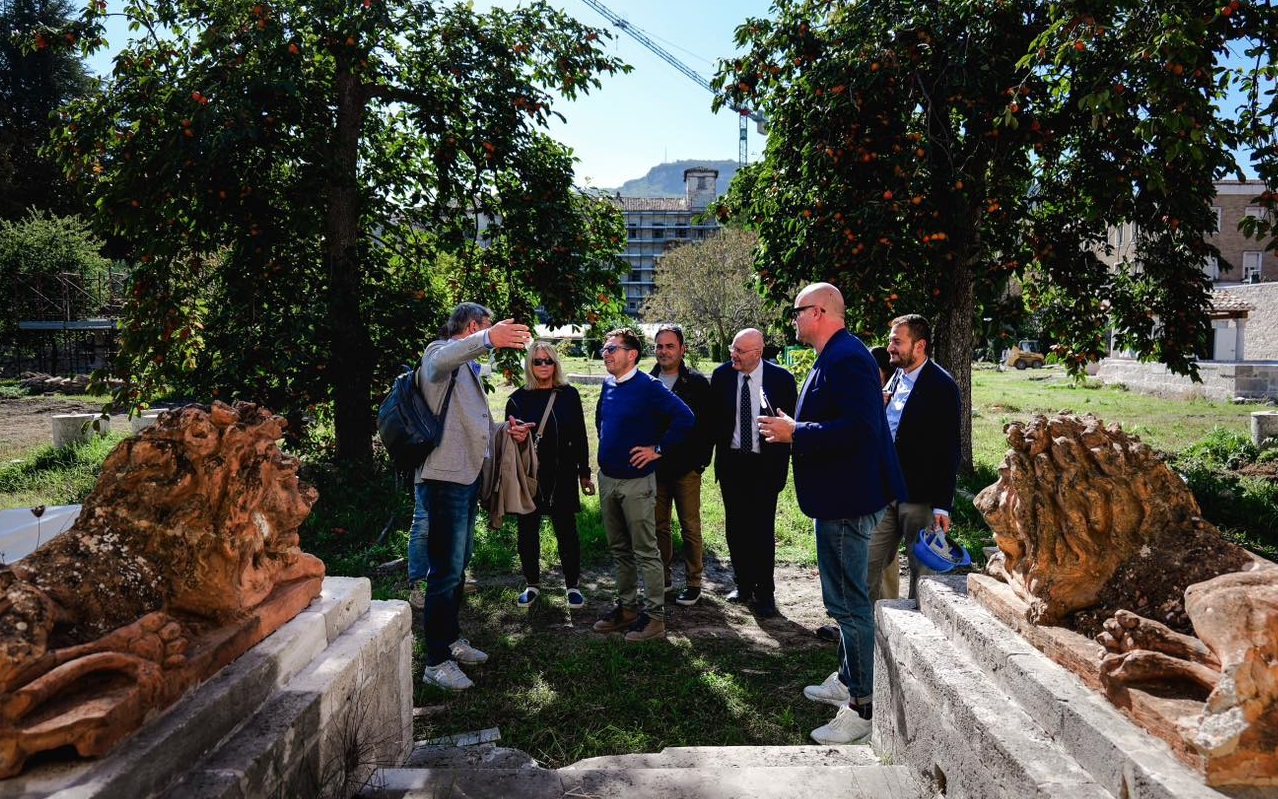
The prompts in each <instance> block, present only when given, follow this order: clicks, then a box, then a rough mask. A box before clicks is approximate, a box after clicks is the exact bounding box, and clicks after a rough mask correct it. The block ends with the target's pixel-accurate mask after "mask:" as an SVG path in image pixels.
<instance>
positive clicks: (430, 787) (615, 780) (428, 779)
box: [359, 747, 921, 799]
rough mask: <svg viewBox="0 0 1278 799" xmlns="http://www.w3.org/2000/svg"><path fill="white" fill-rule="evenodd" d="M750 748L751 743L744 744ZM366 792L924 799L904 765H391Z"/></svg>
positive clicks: (559, 798)
mask: <svg viewBox="0 0 1278 799" xmlns="http://www.w3.org/2000/svg"><path fill="white" fill-rule="evenodd" d="M743 748H744V747H743ZM359 796H360V797H361V799H438V797H443V796H447V797H450V799H468V798H469V797H476V798H478V797H484V798H485V799H489V798H490V797H498V796H518V797H520V799H563V797H565V796H589V797H592V799H659V798H660V799H664V798H665V797H670V798H671V799H685V798H686V797H697V798H698V799H745V798H746V797H749V799H811V797H813V796H831V797H835V796H837V797H840V799H920V797H921V794H920V793H919V792H918V788H917V787H916V786H915V785H914V783H913V782H912V781H911V780H910V778H909V775H908V773H907V772H906V769H904V768H902V767H900V766H868V767H867V766H831V767H828V768H808V767H803V766H799V767H790V768H786V767H776V768H671V769H662V768H640V769H582V770H560V771H557V772H556V771H543V770H538V769H510V770H484V771H453V770H431V769H385V770H383V771H381V772H379V773H378V775H377V777H376V778H375V781H374V782H371V783H370V784H369V785H368V786H366V787H365V788H364V790H363V791H361V792H360V794H359Z"/></svg>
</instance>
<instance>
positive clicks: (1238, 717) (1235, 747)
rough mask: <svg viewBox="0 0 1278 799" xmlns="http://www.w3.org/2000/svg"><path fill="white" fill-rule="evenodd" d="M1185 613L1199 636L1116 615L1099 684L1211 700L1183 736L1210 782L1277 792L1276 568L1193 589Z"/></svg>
mask: <svg viewBox="0 0 1278 799" xmlns="http://www.w3.org/2000/svg"><path fill="white" fill-rule="evenodd" d="M1185 610H1186V612H1187V613H1188V614H1189V618H1190V620H1191V621H1192V622H1193V626H1194V631H1195V632H1196V634H1197V636H1198V637H1197V638H1195V637H1193V636H1187V635H1181V634H1179V633H1176V632H1174V631H1172V630H1169V629H1167V628H1166V627H1165V626H1164V625H1161V624H1159V623H1158V622H1156V621H1153V620H1151V619H1144V618H1141V617H1139V616H1136V615H1135V614H1132V613H1127V612H1126V611H1120V612H1119V613H1117V614H1115V616H1114V618H1112V619H1110V620H1109V621H1107V622H1106V623H1105V632H1104V633H1102V634H1101V635H1099V636H1097V640H1099V641H1100V643H1101V644H1102V645H1103V646H1104V647H1105V648H1106V649H1107V650H1108V651H1109V652H1110V654H1108V655H1106V656H1105V658H1104V659H1103V660H1102V661H1101V682H1102V684H1103V685H1104V686H1105V690H1106V693H1108V694H1110V695H1111V697H1118V696H1121V694H1122V691H1123V690H1124V689H1127V688H1129V687H1140V686H1142V685H1150V684H1153V685H1164V686H1166V685H1176V684H1185V683H1189V684H1192V685H1195V686H1197V687H1198V688H1199V689H1201V691H1202V692H1204V693H1206V694H1207V696H1206V702H1205V704H1204V707H1203V711H1202V713H1201V714H1200V715H1198V716H1196V717H1192V718H1188V719H1183V720H1181V723H1180V728H1181V730H1180V732H1181V734H1182V735H1183V736H1184V737H1185V738H1186V739H1188V742H1189V743H1190V744H1192V746H1193V748H1194V749H1195V750H1196V751H1197V752H1198V753H1199V754H1200V755H1201V757H1202V758H1203V760H1204V763H1203V765H1204V767H1205V769H1206V770H1207V772H1208V775H1207V776H1208V779H1209V780H1210V781H1211V782H1212V783H1214V784H1236V783H1244V784H1271V785H1278V568H1273V567H1268V568H1266V567H1260V568H1255V569H1251V570H1248V571H1242V572H1233V573H1230V574H1223V575H1221V576H1219V577H1216V578H1214V579H1212V580H1208V581H1207V582H1203V583H1196V584H1195V585H1191V586H1190V587H1189V588H1188V589H1186V591H1185Z"/></svg>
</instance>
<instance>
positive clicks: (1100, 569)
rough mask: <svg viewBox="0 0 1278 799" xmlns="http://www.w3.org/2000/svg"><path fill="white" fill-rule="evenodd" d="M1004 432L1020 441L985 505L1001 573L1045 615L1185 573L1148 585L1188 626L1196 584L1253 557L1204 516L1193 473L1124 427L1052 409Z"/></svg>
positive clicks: (1038, 618) (1169, 615)
mask: <svg viewBox="0 0 1278 799" xmlns="http://www.w3.org/2000/svg"><path fill="white" fill-rule="evenodd" d="M1004 432H1005V433H1006V434H1007V443H1008V444H1009V445H1010V446H1011V449H1010V450H1008V453H1007V456H1006V457H1005V458H1004V461H1003V465H1002V466H1000V467H999V470H998V471H999V479H998V482H997V483H995V484H994V485H991V486H989V487H987V488H986V489H984V490H983V491H981V492H980V494H978V495H977V497H976V500H975V505H976V508H977V510H979V511H980V512H981V513H982V514H984V516H985V519H986V521H988V522H989V525H990V529H991V530H992V531H993V533H994V543H995V544H997V545H998V548H999V550H1000V557H997V558H996V559H995V561H994V562H993V563H992V564H991V569H990V571H991V573H992V574H994V575H995V576H996V577H999V578H1000V579H1003V580H1005V581H1006V582H1007V583H1008V584H1009V585H1010V586H1011V587H1012V589H1013V590H1014V591H1015V592H1016V593H1017V595H1018V596H1020V598H1021V599H1023V600H1024V601H1025V602H1026V603H1027V604H1028V606H1029V620H1030V621H1032V622H1034V623H1035V624H1060V623H1061V622H1063V621H1064V620H1065V619H1066V618H1067V617H1068V616H1069V615H1070V614H1071V613H1074V612H1075V611H1078V610H1081V609H1084V608H1090V607H1093V606H1095V605H1097V604H1098V603H1099V602H1100V601H1101V600H1102V597H1103V596H1104V595H1105V594H1106V593H1107V592H1109V593H1115V592H1116V591H1121V590H1122V589H1123V588H1125V587H1126V586H1127V585H1129V584H1130V583H1132V582H1134V581H1135V582H1139V583H1140V584H1141V585H1144V586H1151V585H1153V584H1154V583H1160V584H1166V583H1175V582H1177V579H1179V585H1178V586H1176V587H1173V588H1171V589H1170V590H1167V591H1163V592H1159V591H1156V590H1154V591H1147V592H1146V593H1147V594H1149V595H1148V596H1145V597H1143V599H1144V602H1143V604H1145V605H1147V606H1148V608H1149V609H1150V610H1151V611H1152V612H1155V613H1157V614H1159V615H1160V616H1162V617H1164V621H1170V622H1171V623H1172V624H1173V625H1175V624H1177V623H1179V624H1181V625H1182V626H1183V624H1184V620H1183V619H1182V618H1180V617H1181V615H1182V613H1183V609H1182V608H1180V606H1179V603H1180V595H1181V594H1182V593H1183V591H1184V589H1185V588H1186V587H1187V586H1189V585H1190V584H1191V583H1195V582H1200V581H1202V580H1206V579H1210V578H1212V577H1215V576H1216V575H1218V574H1222V573H1224V572H1228V571H1237V570H1238V569H1240V568H1242V567H1243V566H1244V565H1245V564H1247V563H1249V562H1250V557H1249V556H1248V554H1247V552H1246V551H1245V550H1243V549H1242V548H1241V547H1238V546H1235V545H1233V544H1230V543H1229V542H1227V541H1224V540H1223V539H1221V538H1220V535H1219V533H1218V532H1217V531H1216V529H1215V528H1214V527H1212V526H1211V525H1210V524H1209V523H1207V522H1206V521H1204V520H1203V519H1202V517H1201V516H1200V515H1199V510H1198V503H1197V502H1196V501H1195V500H1194V496H1193V494H1192V493H1190V491H1189V489H1188V488H1187V487H1186V486H1185V483H1184V481H1183V480H1181V479H1180V477H1179V476H1177V475H1176V474H1175V473H1174V472H1172V470H1171V469H1169V468H1168V467H1167V466H1166V464H1164V463H1163V462H1162V461H1160V460H1159V459H1158V456H1157V455H1156V454H1155V453H1154V451H1153V450H1152V449H1150V448H1149V446H1148V445H1146V444H1144V443H1142V442H1141V441H1140V440H1139V439H1136V438H1132V437H1131V436H1129V435H1127V434H1126V433H1124V432H1123V431H1122V429H1121V428H1119V427H1117V426H1111V427H1106V426H1105V425H1104V423H1103V422H1101V421H1100V420H1099V419H1097V418H1095V417H1093V416H1085V417H1079V416H1071V415H1058V416H1053V417H1047V416H1041V415H1040V416H1036V417H1035V418H1034V419H1033V420H1031V421H1030V422H1028V423H1021V422H1013V423H1011V424H1009V425H1007V427H1006V428H1005V431H1004ZM1205 552H1210V553H1211V557H1210V558H1205V557H1203V556H1202V555H1203V553H1205ZM1159 593H1162V594H1164V595H1163V596H1157V594H1159ZM1168 598H1171V599H1174V600H1175V602H1174V605H1167V599H1168ZM1129 609H1132V610H1142V609H1141V608H1129Z"/></svg>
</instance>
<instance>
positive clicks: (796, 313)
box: [790, 305, 821, 319]
mask: <svg viewBox="0 0 1278 799" xmlns="http://www.w3.org/2000/svg"><path fill="white" fill-rule="evenodd" d="M809 308H816V309H817V310H820V309H821V306H820V305H800V306H799V307H797V308H791V309H790V318H791V319H798V318H799V317H800V316H802V315H803V312H804V311H806V310H807V309H809Z"/></svg>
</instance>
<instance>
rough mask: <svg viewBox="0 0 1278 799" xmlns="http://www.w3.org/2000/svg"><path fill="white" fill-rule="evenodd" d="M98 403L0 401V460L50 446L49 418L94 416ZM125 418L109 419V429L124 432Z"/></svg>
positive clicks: (56, 399) (62, 399)
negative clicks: (88, 414) (92, 414)
mask: <svg viewBox="0 0 1278 799" xmlns="http://www.w3.org/2000/svg"><path fill="white" fill-rule="evenodd" d="M100 410H102V400H100V399H91V398H86V399H71V398H69V397H20V398H16V399H14V398H8V397H0V459H2V460H9V459H11V458H17V457H19V456H20V455H22V453H24V452H26V451H27V450H30V449H32V448H34V447H39V446H42V445H44V444H51V443H53V430H52V427H51V426H50V422H49V417H51V416H53V415H54V414H55V413H94V412H96V411H100ZM128 424H129V422H128V418H127V417H125V416H112V417H111V427H112V429H115V430H119V429H125V430H127V429H128Z"/></svg>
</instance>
